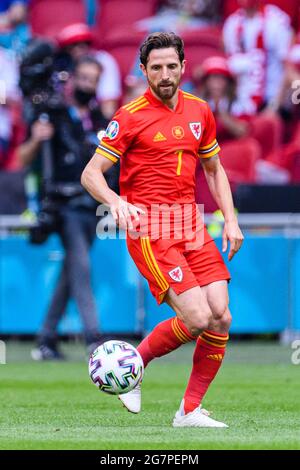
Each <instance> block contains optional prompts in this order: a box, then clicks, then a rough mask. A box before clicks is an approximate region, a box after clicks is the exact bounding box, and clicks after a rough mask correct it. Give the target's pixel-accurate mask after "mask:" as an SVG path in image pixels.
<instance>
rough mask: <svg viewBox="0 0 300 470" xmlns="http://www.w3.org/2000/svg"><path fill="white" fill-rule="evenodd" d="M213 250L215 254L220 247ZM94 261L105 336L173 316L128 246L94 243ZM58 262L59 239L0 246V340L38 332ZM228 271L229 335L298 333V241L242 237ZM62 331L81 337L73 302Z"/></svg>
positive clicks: (139, 329)
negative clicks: (156, 297) (3, 336)
mask: <svg viewBox="0 0 300 470" xmlns="http://www.w3.org/2000/svg"><path fill="white" fill-rule="evenodd" d="M217 244H218V246H219V248H220V246H221V240H217ZM226 256H227V254H226ZM91 257H92V274H93V289H94V293H95V298H96V303H97V307H98V312H99V318H100V322H101V327H102V331H103V332H107V333H108V332H109V333H129V334H132V333H139V332H142V331H145V332H147V331H150V330H152V329H153V328H154V326H155V325H156V324H157V323H158V322H160V321H162V320H164V319H166V318H169V317H171V316H173V312H172V310H171V309H170V307H168V306H167V305H162V306H161V307H158V306H157V304H156V301H155V300H154V298H153V297H152V295H151V293H150V291H149V288H148V286H147V282H146V281H144V280H142V279H141V277H140V275H139V273H138V271H137V269H136V267H135V265H134V263H133V261H132V260H131V258H130V256H129V254H128V252H127V247H126V242H125V240H98V239H97V240H96V241H95V243H94V246H93V249H92V251H91ZM62 259H63V250H62V247H61V245H60V243H59V240H58V238H57V237H56V236H53V237H51V238H50V239H49V240H48V242H47V243H45V244H44V245H42V246H33V245H30V244H29V243H28V240H27V238H26V237H25V236H24V237H22V236H18V237H17V236H14V237H7V238H3V239H0V333H2V334H23V333H30V334H34V333H36V332H37V331H38V329H39V328H40V325H41V323H42V320H43V318H44V316H45V313H46V310H47V306H48V304H49V301H50V298H51V295H52V293H53V289H54V285H55V282H56V280H57V277H58V275H59V270H60V267H61V263H62ZM228 266H229V269H230V272H231V275H232V281H231V283H230V286H229V292H230V309H231V312H232V315H233V322H232V327H231V333H276V332H282V331H284V330H285V329H286V328H290V329H298V330H300V276H299V266H300V238H289V239H288V238H284V237H282V236H272V235H268V236H262V235H260V236H255V235H247V236H246V240H245V242H244V245H243V248H242V249H241V251H240V252H239V253H238V254H237V256H236V257H235V258H234V260H233V261H232V262H231V263H228ZM143 310H144V312H145V319H144V322H143V321H142V320H143V318H142V316H141V314H142V312H143ZM60 331H61V332H62V333H77V332H80V331H81V323H80V318H79V314H78V312H77V309H76V307H75V305H74V303H73V302H71V303H70V305H69V306H68V313H67V315H66V316H65V317H64V318H63V321H62V323H61V325H60Z"/></svg>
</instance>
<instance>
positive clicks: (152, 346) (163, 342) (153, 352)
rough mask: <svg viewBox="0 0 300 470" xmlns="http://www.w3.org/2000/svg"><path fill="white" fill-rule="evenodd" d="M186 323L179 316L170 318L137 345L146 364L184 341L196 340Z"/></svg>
mask: <svg viewBox="0 0 300 470" xmlns="http://www.w3.org/2000/svg"><path fill="white" fill-rule="evenodd" d="M194 339H196V338H194V336H192V335H191V333H190V332H189V330H188V329H187V327H186V326H185V325H184V323H183V322H182V321H181V320H179V319H178V318H177V317H174V318H169V319H168V320H165V321H163V322H161V323H159V324H158V325H156V327H155V328H154V330H153V331H152V332H151V333H150V334H149V335H148V336H146V338H145V339H144V340H143V341H142V342H141V343H140V344H139V346H138V347H137V350H138V352H139V353H140V355H141V356H142V359H143V361H144V366H145V367H146V366H147V364H148V363H149V362H150V361H152V359H154V358H155V357H161V356H164V355H165V354H168V353H169V352H171V351H174V350H175V349H177V348H179V346H181V345H182V344H184V343H188V342H190V341H192V340H194Z"/></svg>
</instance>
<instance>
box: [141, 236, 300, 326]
mask: <svg viewBox="0 0 300 470" xmlns="http://www.w3.org/2000/svg"><path fill="white" fill-rule="evenodd" d="M294 242H295V241H293V242H291V241H290V240H288V239H285V238H283V237H279V236H268V237H262V236H260V237H257V236H253V235H247V237H246V240H245V242H244V244H243V247H242V249H241V250H240V252H239V253H238V254H237V255H236V257H235V258H234V259H233V260H232V261H231V262H230V263H228V262H227V261H226V264H227V266H228V268H229V270H230V273H231V276H232V280H231V282H230V284H229V294H230V310H231V313H232V316H233V321H232V325H231V329H230V332H231V333H269V332H270V333H274V332H280V331H283V330H284V329H285V328H287V327H288V319H289V279H288V270H289V258H288V253H289V243H294ZM216 243H217V246H218V248H219V250H221V243H222V242H221V240H220V239H217V240H216ZM297 246H298V253H297V256H298V258H297V260H296V258H295V259H294V260H293V261H294V263H293V265H294V272H293V276H292V279H293V280H294V281H295V282H296V283H298V289H295V291H297V293H296V292H295V293H294V294H295V296H296V300H297V302H298V311H300V308H299V307H300V295H299V292H300V289H299V287H300V286H299V283H300V279H299V275H298V277H297V273H296V271H297V265H298V267H299V266H300V239H297ZM227 255H228V252H227V253H226V255H225V256H224V259H225V260H226V258H227ZM298 271H299V268H298ZM298 274H299V272H298ZM295 307H296V305H295ZM145 310H146V315H147V318H146V322H145V329H146V331H150V330H152V329H153V328H154V326H155V325H156V323H158V322H160V321H163V320H165V319H166V318H169V317H170V316H172V315H173V312H172V310H171V309H170V307H168V306H167V305H163V306H161V307H158V306H157V304H156V301H155V300H154V299H153V297H152V295H151V293H150V292H149V291H148V290H147V292H146V299H145ZM298 320H299V329H300V314H299V318H298Z"/></svg>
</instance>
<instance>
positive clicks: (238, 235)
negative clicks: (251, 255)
mask: <svg viewBox="0 0 300 470" xmlns="http://www.w3.org/2000/svg"><path fill="white" fill-rule="evenodd" d="M222 240H223V242H222V251H223V253H225V251H226V250H227V246H228V241H229V242H230V250H229V253H228V259H229V261H231V260H232V258H233V257H234V255H235V254H236V253H237V252H238V251H239V249H240V248H241V246H242V243H243V240H244V236H243V234H242V231H241V229H240V227H239V224H238V221H237V220H236V219H235V220H232V221H228V222H225V224H224V229H223V236H222Z"/></svg>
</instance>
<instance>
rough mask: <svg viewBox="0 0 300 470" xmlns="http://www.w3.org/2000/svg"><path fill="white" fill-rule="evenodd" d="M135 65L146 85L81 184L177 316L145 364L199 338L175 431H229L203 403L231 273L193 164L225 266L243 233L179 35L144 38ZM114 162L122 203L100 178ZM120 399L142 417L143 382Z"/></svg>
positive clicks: (146, 353) (160, 332) (156, 334)
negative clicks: (198, 196) (106, 211)
mask: <svg viewBox="0 0 300 470" xmlns="http://www.w3.org/2000/svg"><path fill="white" fill-rule="evenodd" d="M140 60H141V69H142V72H143V73H144V75H145V77H146V78H147V81H148V84H149V88H148V90H147V91H146V92H145V94H144V95H142V96H141V97H140V98H138V99H136V100H134V101H133V102H131V103H129V104H127V105H125V106H123V107H122V108H121V109H119V111H117V113H116V114H115V116H114V118H113V120H112V121H111V123H110V124H109V126H108V128H107V130H106V136H105V137H104V138H102V140H101V141H100V143H99V146H98V148H97V150H96V153H95V155H94V156H93V158H92V159H91V160H90V162H89V163H88V165H87V166H86V168H85V170H84V172H83V174H82V184H83V186H84V187H85V188H86V189H87V190H88V191H89V192H90V194H91V195H92V196H93V197H94V198H95V199H96V200H97V201H99V202H101V203H104V204H106V205H108V206H109V207H110V210H111V213H112V215H113V217H114V219H115V220H116V221H117V223H118V224H119V226H120V227H121V228H124V229H127V245H128V249H129V252H130V254H131V256H132V258H133V260H134V261H135V263H136V265H137V267H138V269H139V270H140V272H141V273H142V275H143V276H144V277H145V278H146V279H147V280H148V283H149V287H150V289H151V292H152V294H153V295H154V296H155V297H156V300H157V302H158V303H159V304H161V303H162V302H167V303H168V305H169V306H170V307H171V308H172V309H173V310H174V313H175V316H174V317H173V318H170V319H168V320H166V321H163V322H162V323H160V324H158V325H157V326H156V327H155V328H154V330H153V331H152V332H151V333H150V334H149V335H148V336H147V337H146V338H145V339H144V340H143V341H142V342H141V344H140V345H139V346H138V351H139V352H140V354H141V356H142V359H143V361H144V365H145V367H146V366H147V364H148V363H149V362H150V361H151V360H152V359H154V358H157V357H160V356H163V355H165V354H168V353H169V352H171V351H174V350H175V349H177V348H178V347H179V346H181V345H182V344H184V343H187V342H190V341H193V340H195V341H196V347H195V352H194V357H193V368H192V372H191V376H190V379H189V382H188V385H187V388H186V391H185V394H184V397H183V399H182V402H181V405H180V408H179V410H178V411H177V413H176V415H175V418H174V420H173V426H175V427H184V426H193V427H227V426H226V424H224V423H221V422H219V421H216V420H214V419H212V418H211V417H210V416H208V413H207V412H206V411H205V410H204V409H203V408H202V407H201V402H202V399H203V397H204V395H205V393H206V391H207V389H208V387H209V385H210V383H211V382H212V381H213V379H214V377H215V376H216V374H217V372H218V370H219V368H220V366H221V363H222V360H223V357H224V354H225V348H226V343H227V340H228V330H229V326H230V323H231V315H230V312H229V309H228V292H227V283H228V280H229V279H230V274H229V272H228V270H227V268H226V266H225V264H224V261H223V259H222V256H221V254H220V253H219V251H218V249H217V247H216V245H215V243H214V241H213V240H212V239H211V238H210V236H209V235H208V233H207V231H206V229H205V227H204V226H203V224H202V223H199V219H200V216H199V212H198V208H197V206H196V203H195V196H194V189H195V168H196V163H197V159H198V158H201V161H202V164H203V168H204V171H205V175H206V178H207V182H208V185H209V188H210V191H211V192H212V195H213V196H214V197H215V199H216V201H217V203H218V205H219V207H220V209H221V210H222V213H223V215H224V219H225V223H224V231H223V251H226V249H227V244H228V241H229V242H230V251H229V255H228V257H229V260H231V259H232V257H233V256H234V254H235V253H236V252H237V251H238V250H239V248H240V246H241V244H242V241H243V235H242V233H241V231H240V228H239V226H238V222H237V219H236V216H235V213H234V208H233V202H232V196H231V191H230V187H229V184H228V180H227V177H226V175H225V172H224V170H223V167H222V165H221V163H220V159H219V156H218V153H219V151H220V148H219V145H218V143H217V140H216V135H215V133H216V128H215V121H214V118H213V115H212V112H211V111H210V109H209V106H208V105H207V103H206V102H205V101H202V100H200V99H199V98H196V97H195V96H193V95H190V94H188V93H185V92H183V91H181V90H180V89H179V83H180V79H181V76H182V74H183V73H184V69H185V60H184V47H183V42H182V40H181V38H180V37H178V36H177V35H175V34H174V33H154V34H151V35H150V36H148V38H147V39H146V40H145V41H144V43H143V44H142V45H141V47H140ZM119 159H120V160H121V176H120V190H121V197H118V196H117V195H116V194H115V193H114V192H113V191H112V190H110V189H109V188H108V186H107V184H106V182H105V179H104V177H103V173H104V172H105V171H106V170H107V169H108V168H110V166H111V165H113V163H115V162H117V161H118V160H119ZM186 208H188V209H189V210H185V209H186ZM165 216H169V221H170V223H169V225H168V224H164V220H165ZM167 225H168V226H167ZM182 226H183V230H182ZM137 234H138V235H139V236H136V235H137ZM119 398H120V400H121V401H122V402H123V404H124V406H125V407H126V408H127V409H128V410H129V411H131V412H133V413H138V412H139V411H140V409H141V387H140V386H138V387H136V388H135V389H134V390H133V391H131V392H129V393H127V394H124V395H120V396H119Z"/></svg>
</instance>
